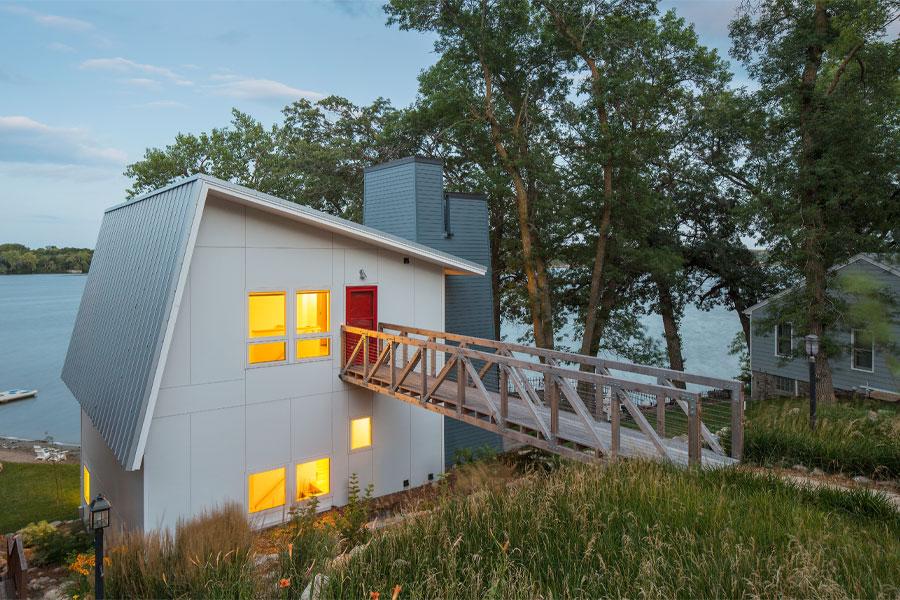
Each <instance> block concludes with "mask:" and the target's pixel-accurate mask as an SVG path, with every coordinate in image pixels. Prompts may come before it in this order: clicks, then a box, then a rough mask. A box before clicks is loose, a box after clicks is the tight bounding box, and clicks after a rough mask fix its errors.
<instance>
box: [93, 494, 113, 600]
mask: <svg viewBox="0 0 900 600" xmlns="http://www.w3.org/2000/svg"><path fill="white" fill-rule="evenodd" d="M110 508H112V505H111V504H110V503H109V500H107V499H106V498H104V497H103V494H98V495H97V497H96V498H94V500H93V501H92V502H91V506H90V509H91V529H93V530H94V598H96V600H103V530H104V529H106V528H107V527H109V509H110Z"/></svg>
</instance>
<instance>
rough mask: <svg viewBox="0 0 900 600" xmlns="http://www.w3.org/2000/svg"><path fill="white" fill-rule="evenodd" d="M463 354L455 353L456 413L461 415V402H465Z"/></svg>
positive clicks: (466, 376) (465, 374)
mask: <svg viewBox="0 0 900 600" xmlns="http://www.w3.org/2000/svg"><path fill="white" fill-rule="evenodd" d="M463 360H465V359H464V358H463V354H462V352H460V353H459V354H457V355H456V414H458V415H461V414H462V411H463V404H465V403H466V379H467V378H468V374H467V373H466V365H464V364H463Z"/></svg>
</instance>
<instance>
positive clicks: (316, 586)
mask: <svg viewBox="0 0 900 600" xmlns="http://www.w3.org/2000/svg"><path fill="white" fill-rule="evenodd" d="M326 585H328V576H327V575H322V574H321V573H319V574H317V575H316V576H315V577H313V580H312V581H310V582H309V585H307V586H306V589H305V590H303V593H302V594H300V600H320V598H321V597H322V588H324V587H325V586H326Z"/></svg>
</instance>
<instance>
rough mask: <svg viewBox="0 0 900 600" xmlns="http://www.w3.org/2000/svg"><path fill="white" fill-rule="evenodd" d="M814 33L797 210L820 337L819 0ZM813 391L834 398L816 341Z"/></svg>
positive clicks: (823, 21) (823, 293) (803, 104)
mask: <svg viewBox="0 0 900 600" xmlns="http://www.w3.org/2000/svg"><path fill="white" fill-rule="evenodd" d="M814 19H815V25H814V27H815V35H814V36H813V41H812V43H811V44H810V45H809V46H808V47H807V49H806V64H805V66H804V68H803V75H802V77H801V80H800V113H799V117H800V144H801V152H800V182H801V186H802V187H801V190H800V211H801V213H802V214H804V215H805V217H806V218H805V220H806V223H807V224H806V239H805V240H804V243H803V248H802V252H803V255H804V256H803V258H804V268H803V270H804V274H805V276H806V296H807V324H808V327H809V332H810V333H813V334H815V335H817V336H819V338H823V337H824V336H823V334H824V323H825V315H826V308H827V305H826V299H827V290H826V285H827V281H826V276H825V275H826V268H825V262H824V259H823V256H822V248H821V244H820V242H819V236H820V233H821V230H822V228H823V227H824V223H823V218H822V208H821V206H820V202H821V198H820V190H819V185H818V181H817V178H816V175H815V169H816V162H817V159H818V158H819V156H820V155H821V151H820V150H819V144H818V143H817V142H818V140H816V135H815V132H814V130H813V126H814V121H815V120H816V116H817V115H816V113H817V112H818V107H817V103H816V99H815V88H816V80H817V78H818V74H819V68H820V67H821V64H822V53H823V46H824V39H825V36H826V34H827V32H828V19H829V17H828V12H827V11H826V9H825V2H824V1H823V0H817V1H816V8H815V14H814ZM816 378H817V385H816V394H817V396H818V398H819V399H820V401H821V402H823V403H829V402H832V401H834V387H833V385H832V380H831V366H830V365H829V363H828V353H827V351H826V349H825V344H820V346H819V354H818V356H817V357H816Z"/></svg>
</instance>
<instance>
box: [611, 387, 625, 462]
mask: <svg viewBox="0 0 900 600" xmlns="http://www.w3.org/2000/svg"><path fill="white" fill-rule="evenodd" d="M620 412H621V411H620V409H619V393H618V390H616V388H614V387H610V390H609V425H610V428H611V430H612V431H611V435H612V439H611V440H610V443H609V455H610V458H612V459H614V460H615V459H616V458H618V456H619V444H620V442H621V440H622V430H621V428H620V426H619V425H620V420H621V418H620Z"/></svg>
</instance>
